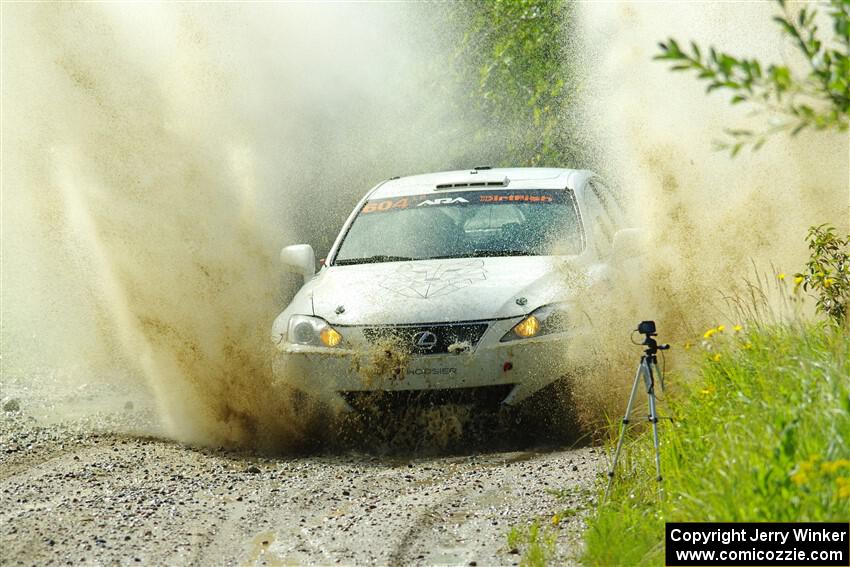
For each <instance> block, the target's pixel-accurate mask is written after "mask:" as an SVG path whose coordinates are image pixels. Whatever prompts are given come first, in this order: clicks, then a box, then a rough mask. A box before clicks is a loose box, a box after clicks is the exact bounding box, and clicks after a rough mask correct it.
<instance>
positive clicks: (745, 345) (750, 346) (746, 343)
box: [744, 341, 753, 350]
mask: <svg viewBox="0 0 850 567" xmlns="http://www.w3.org/2000/svg"><path fill="white" fill-rule="evenodd" d="M744 348H745V349H747V350H750V349H751V348H753V343H751V342H750V341H747V342H745V343H744Z"/></svg>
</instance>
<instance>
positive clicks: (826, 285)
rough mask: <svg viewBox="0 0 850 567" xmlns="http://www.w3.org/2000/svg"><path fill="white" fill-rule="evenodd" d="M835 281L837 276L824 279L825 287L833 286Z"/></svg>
mask: <svg viewBox="0 0 850 567" xmlns="http://www.w3.org/2000/svg"><path fill="white" fill-rule="evenodd" d="M834 283H835V278H826V279H825V280H823V287H832V284H834Z"/></svg>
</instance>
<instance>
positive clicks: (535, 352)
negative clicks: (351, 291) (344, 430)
mask: <svg viewBox="0 0 850 567" xmlns="http://www.w3.org/2000/svg"><path fill="white" fill-rule="evenodd" d="M520 320H521V318H516V319H505V320H498V321H491V322H489V327H488V329H487V331H486V332H485V334H484V336H483V337H482V338H481V340H480V341H479V342H478V344H477V345H476V346H475V347H474V348H473V349H472V350H470V351H467V352H461V353H458V354H434V355H422V356H416V355H411V356H410V357H409V359H407V360H406V361H405V362H406V364H404V365H403V367H399V368H397V370H398V371H397V372H389V371H386V372H380V373H376V372H375V367H374V366H372V367H370V364H369V362H368V361H365V362H364V358H366V357H368V356H370V355H374V352H372V353H370V351H369V348H370V345H369V344H368V343H367V342H365V341H363V340H361V337H362V335H360V334H359V333H358V332H357V330H356V329H354V328H347V329H343V330H342V332H343V336H345V338H346V344H347V346H348V347H349V348H336V349H327V348H317V347H309V346H302V345H292V344H285V345H284V346H283V348H282V349H280V350H279V352H278V354H277V356H276V357H275V360H274V373H275V379H276V381H277V382H278V383H281V384H285V385H287V386H289V387H291V388H294V389H297V390H301V391H303V392H305V393H307V394H309V395H311V396H313V397H315V398H317V399H319V400H321V401H323V402H325V403H327V404H328V405H329V406H330V407H331V408H332V409H334V410H337V411H348V410H351V406H350V405H349V404H348V403H347V401H346V399H350V394H351V393H354V392H370V391H371V392H381V391H384V392H401V391H416V390H422V391H443V390H456V389H461V388H469V389H472V388H485V387H495V386H499V387H500V388H490V391H499V392H500V394H499V395H500V397H501V393H506V395H505V396H504V399H502V400H501V403H504V404H507V405H514V404H517V403H519V402H522V401H523V400H525V399H526V398H528V397H529V396H531V395H532V394H534V393H535V392H536V391H538V390H540V389H542V388H544V387H545V386H547V385H548V384H550V383H552V382H554V381H555V380H557V379H558V378H560V377H561V376H564V375H565V374H567V373H568V371H569V365H568V364H567V362H566V361H567V345H568V344H569V334H568V333H558V334H551V335H544V336H541V337H535V338H532V339H524V340H517V341H510V342H504V343H502V342H499V339H501V337H502V336H504V334H505V333H507V332H508V330H510V329H511V328H512V327H513V326H514V325H515V324H516V323H518V322H519V321H520Z"/></svg>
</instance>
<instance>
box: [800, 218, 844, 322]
mask: <svg viewBox="0 0 850 567" xmlns="http://www.w3.org/2000/svg"><path fill="white" fill-rule="evenodd" d="M806 239H807V240H808V242H809V251H810V253H809V261H808V262H806V270H805V271H804V272H801V273H798V274H796V282H797V285H799V286H802V288H803V290H804V291H807V292H809V293H810V294H811V295H813V296H814V297H815V299H816V307H817V310H818V312H819V313H824V314H826V315H827V316H828V317H830V318H831V319H832V320H833V321H834V322H835V323H837V324H838V325H843V324H845V323H847V314H848V313H847V310H848V305H850V236H847V237H845V238H841V237H839V236H838V235H837V234H836V232H835V228H834V227H832V226H829V225H820V226H813V227H811V228H809V232H808V236H807V238H806Z"/></svg>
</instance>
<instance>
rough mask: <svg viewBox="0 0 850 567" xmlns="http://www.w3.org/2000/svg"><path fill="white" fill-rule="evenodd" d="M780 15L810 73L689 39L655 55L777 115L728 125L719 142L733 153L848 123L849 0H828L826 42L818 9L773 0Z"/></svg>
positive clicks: (734, 100)
mask: <svg viewBox="0 0 850 567" xmlns="http://www.w3.org/2000/svg"><path fill="white" fill-rule="evenodd" d="M777 3H778V4H779V5H780V7H781V8H782V14H781V15H779V16H775V17H774V21H776V22H777V24H778V25H779V26H780V27H781V28H782V31H783V33H784V34H785V35H786V36H787V37H789V38H790V39H791V40H792V41H793V45H794V46H795V47H796V49H797V51H798V52H799V53H800V54H801V55H802V57H803V58H804V59H805V60H806V61H807V63H808V73H807V74H806V75H805V76H799V75H795V74H794V73H792V71H791V69H790V68H789V67H787V66H786V65H769V66H765V65H764V64H762V63H761V62H759V61H758V60H756V59H746V58H738V57H734V56H732V55H730V54H728V53H723V52H720V51H717V50H716V49H715V48H713V47H712V48H710V49H709V50H707V51H705V50H703V49H701V48H700V47H699V46H698V45H697V44H696V43H694V42H691V44H690V48H689V49H684V48H682V47H681V46H680V44H679V43H678V42H677V41H676V40H675V39H672V38H671V39H669V40H668V41H667V42H665V43H661V44H659V45H660V47H661V53H660V54H659V55H657V56H656V57H655V59H660V60H663V61H670V62H672V63H673V66H672V67H671V69H672V70H673V71H694V72H696V73H697V77H698V78H699V79H701V80H703V81H707V82H708V87H707V92H711V91H713V90H716V89H723V90H727V91H729V92H731V93H732V95H733V96H732V100H731V102H732V104H740V103H749V104H751V105H753V106H754V107H755V108H756V109H757V110H760V111H762V112H769V113H772V114H775V115H778V116H780V117H781V119H779V120H778V121H777V122H776V123H774V124H770V125H769V126H768V127H767V128H764V129H761V130H759V131H753V130H747V129H730V130H727V131H726V132H727V134H729V135H730V136H731V138H732V139H731V141H728V142H720V143H719V144H718V145H719V147H721V148H723V149H729V150H730V151H731V153H732V155H733V156H734V155H736V154H737V153H738V152H739V151H740V150H741V148H742V147H744V146H745V145H752V147H753V149H758V148H760V147H761V146H762V145H763V144H764V143H765V142H766V141H767V139H768V137H769V136H771V135H773V134H775V133H777V132H783V131H788V132H790V133H791V134H792V135H795V134H797V133H798V132H800V131H801V130H804V129H806V128H811V129H814V130H835V131H846V130H847V127H848V123H850V0H829V1H828V2H826V3H825V4H826V5H827V6H828V9H829V15H830V17H831V18H832V24H833V25H832V28H833V34H834V38H833V41H832V42H825V41H824V40H823V39H821V38H820V36H819V35H818V27H817V24H816V22H815V20H816V18H817V9H816V8H815V7H813V6H808V5H807V6H804V7H802V8H801V9H800V10H799V11H798V12H797V13H796V15H795V14H792V13H791V12H790V11H789V10H788V8H787V6H786V5H785V1H784V0H777Z"/></svg>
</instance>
